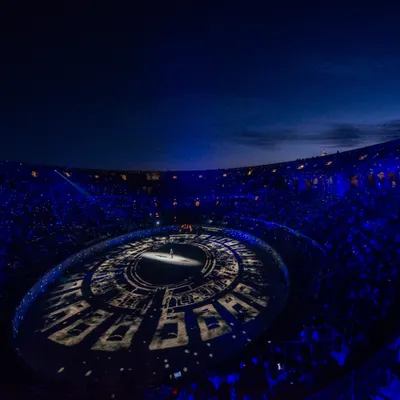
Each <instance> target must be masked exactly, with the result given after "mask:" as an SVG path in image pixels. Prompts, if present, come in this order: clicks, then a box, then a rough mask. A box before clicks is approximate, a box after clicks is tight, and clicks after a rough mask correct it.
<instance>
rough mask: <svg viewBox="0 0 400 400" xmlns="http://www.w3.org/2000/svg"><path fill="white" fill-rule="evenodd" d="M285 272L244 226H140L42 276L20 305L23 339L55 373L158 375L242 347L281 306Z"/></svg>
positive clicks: (187, 369) (37, 364) (36, 363)
mask: <svg viewBox="0 0 400 400" xmlns="http://www.w3.org/2000/svg"><path fill="white" fill-rule="evenodd" d="M171 249H172V251H173V257H171V254H170V251H171ZM287 278H288V276H287V270H286V266H285V265H284V263H283V261H282V260H281V258H280V257H279V255H278V254H277V253H276V252H275V251H274V250H273V249H272V248H271V247H270V246H269V245H268V244H267V243H265V242H263V241H261V240H260V239H258V238H256V237H254V236H251V235H250V234H247V233H244V232H240V231H235V230H228V229H226V230H225V229H221V230H220V231H207V230H206V228H204V229H203V230H200V231H198V232H197V233H188V234H183V233H179V232H178V231H177V230H176V229H175V228H172V227H171V228H169V229H154V230H148V231H142V232H134V233H133V234H130V235H126V236H125V237H122V238H118V239H113V240H111V241H108V242H104V243H103V244H100V245H96V246H94V247H93V248H91V249H88V250H85V251H83V252H81V253H80V254H78V255H76V256H74V257H72V258H71V259H70V260H68V261H67V262H65V263H63V264H62V265H61V266H59V267H57V268H56V269H55V270H54V271H52V272H50V273H49V274H48V275H47V276H46V277H44V279H43V280H42V281H41V282H38V284H37V285H36V286H35V287H34V288H33V289H32V290H31V291H30V292H29V293H28V294H27V296H26V297H25V299H24V301H23V303H22V304H21V307H20V308H19V310H18V311H17V315H16V318H15V321H14V323H15V335H16V341H17V345H18V348H19V352H20V354H21V356H22V357H23V358H24V359H25V360H26V362H27V363H28V364H29V365H31V366H32V368H34V369H35V370H36V371H38V372H39V373H40V374H43V375H45V376H46V377H49V378H55V379H71V380H76V379H86V378H87V377H89V376H90V377H96V378H98V379H102V380H104V381H115V380H118V379H120V377H121V374H126V373H129V374H131V376H132V378H133V379H134V380H137V381H140V382H152V381H160V380H164V379H166V378H168V377H172V376H174V374H178V375H179V374H181V375H185V374H188V373H192V372H196V371H199V370H204V369H206V368H209V367H210V366H212V365H214V364H215V363H218V362H222V361H224V360H226V359H228V358H229V357H231V356H232V355H234V354H235V353H237V352H240V351H242V350H243V348H244V347H245V346H246V345H248V344H249V343H250V342H251V341H252V340H253V339H254V338H255V337H257V336H258V335H259V334H260V333H261V332H262V331H264V330H265V329H266V328H267V327H268V326H270V324H271V323H272V321H273V320H274V319H275V318H276V316H277V315H278V314H279V313H280V311H281V310H282V309H283V307H284V304H285V299H286V297H287V294H288V290H289V284H288V280H287Z"/></svg>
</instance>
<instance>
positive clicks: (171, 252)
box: [169, 249, 174, 258]
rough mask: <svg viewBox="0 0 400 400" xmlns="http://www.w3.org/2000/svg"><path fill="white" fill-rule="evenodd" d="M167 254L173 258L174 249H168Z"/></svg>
mask: <svg viewBox="0 0 400 400" xmlns="http://www.w3.org/2000/svg"><path fill="white" fill-rule="evenodd" d="M169 254H171V258H174V251H173V250H172V249H171V250H170V251H169Z"/></svg>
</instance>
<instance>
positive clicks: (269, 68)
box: [0, 2, 400, 169]
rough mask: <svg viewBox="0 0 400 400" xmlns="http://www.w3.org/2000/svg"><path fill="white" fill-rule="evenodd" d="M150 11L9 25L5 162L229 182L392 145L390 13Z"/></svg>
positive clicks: (398, 86)
mask: <svg viewBox="0 0 400 400" xmlns="http://www.w3.org/2000/svg"><path fill="white" fill-rule="evenodd" d="M322 3H323V2H322ZM326 3H331V4H333V3H332V2H326ZM155 4H156V3H154V4H153V5H152V10H144V9H136V10H134V9H130V10H118V11H116V10H110V9H108V8H104V9H101V8H100V6H98V7H96V10H95V11H94V10H85V9H81V10H80V12H78V10H77V9H74V10H70V12H69V11H68V10H60V9H57V10H50V9H46V10H39V9H38V8H37V7H36V6H35V9H31V10H29V9H24V10H23V12H22V11H19V10H18V9H17V8H15V9H14V10H13V9H8V10H7V11H6V12H4V13H3V21H2V30H3V35H2V39H1V41H2V48H3V54H2V60H3V65H2V69H3V73H2V90H1V99H2V107H1V110H0V114H1V115H0V132H1V140H0V158H1V159H9V160H18V161H20V160H21V161H25V162H35V163H46V164H61V165H67V166H78V167H94V168H110V169H202V168H204V169H205V168H225V167H235V166H246V165H255V164H266V163H271V162H276V161H287V160H291V159H296V158H299V157H307V156H314V155H318V154H320V153H321V151H322V150H323V149H324V150H326V151H327V152H328V153H329V152H333V151H337V150H346V149H349V148H352V147H360V146H362V145H368V144H372V143H376V142H379V141H384V140H389V139H392V138H397V137H400V73H399V71H400V47H399V44H398V43H399V42H400V40H399V39H400V24H399V22H398V17H397V16H398V15H399V12H398V11H399V10H395V9H385V8H383V7H382V8H380V9H372V8H368V6H367V5H364V6H363V7H362V8H358V9H349V7H347V8H341V7H339V6H336V7H335V8H332V6H320V7H315V5H314V6H313V7H308V8H307V7H305V6H304V4H303V3H302V8H301V9H300V8H298V9H297V8H293V7H290V8H289V11H288V8H287V7H286V9H285V8H283V7H282V8H281V9H280V8H273V7H266V6H264V7H259V8H257V9H256V8H253V9H250V8H246V7H245V6H243V4H244V3H243V2H241V6H240V7H238V8H235V7H234V6H232V7H230V8H229V9H227V8H220V9H218V8H216V7H215V6H213V7H206V6H203V8H202V9H200V8H196V7H194V6H191V5H188V4H186V5H185V6H182V4H181V5H179V7H178V6H177V7H173V6H172V4H173V3H168V5H164V6H162V7H164V8H162V7H161V6H160V7H156V5H155ZM183 4H184V3H183Z"/></svg>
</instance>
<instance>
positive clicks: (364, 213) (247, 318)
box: [0, 141, 400, 400]
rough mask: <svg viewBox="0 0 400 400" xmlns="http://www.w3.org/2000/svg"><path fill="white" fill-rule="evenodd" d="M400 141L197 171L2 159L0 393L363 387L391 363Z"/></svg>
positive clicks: (299, 391) (262, 392)
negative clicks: (47, 164)
mask: <svg viewBox="0 0 400 400" xmlns="http://www.w3.org/2000/svg"><path fill="white" fill-rule="evenodd" d="M399 151H400V141H392V142H389V143H384V144H380V145H376V146H371V147H367V148H362V149H358V150H353V151H350V152H345V153H341V154H334V155H323V156H321V157H317V158H314V159H309V160H298V161H293V162H290V163H281V164H275V165H263V166H257V167H249V168H238V169H233V170H215V171H211V170H210V171H194V172H192V171H191V172H187V171H186V172H185V171H183V172H182V171H175V172H159V171H151V172H138V171H93V170H83V169H67V168H65V167H60V166H55V167H45V166H40V165H29V164H22V163H10V162H3V163H2V164H1V166H0V167H1V168H0V172H1V177H0V178H1V182H2V187H1V196H2V201H3V204H4V206H5V209H7V211H8V212H6V213H2V214H1V215H0V217H1V226H2V231H1V234H2V239H3V241H2V243H3V245H2V251H1V254H0V256H1V258H0V261H1V268H0V285H1V286H0V301H1V314H0V317H1V324H2V327H3V328H2V329H1V330H0V333H1V343H2V346H1V348H0V358H1V359H2V360H4V362H2V363H1V364H0V366H1V367H2V371H1V372H2V373H1V379H2V388H3V391H4V393H5V395H6V397H5V398H28V397H29V398H41V399H43V398H48V399H53V398H55V397H57V398H60V399H63V398H65V399H67V398H75V399H79V398H82V399H84V398H88V397H90V396H92V395H93V396H95V397H96V398H121V399H125V398H135V399H141V398H146V399H148V398H154V399H166V398H179V399H181V400H186V399H190V398H193V396H194V395H196V396H199V398H218V399H219V398H221V399H231V398H233V397H234V396H236V397H235V398H245V397H246V396H247V398H264V397H265V396H267V398H273V399H285V398H293V399H303V398H304V399H305V398H310V396H313V397H312V398H314V399H319V398H324V399H327V398H332V399H333V398H338V397H339V395H342V396H346V395H349V394H352V393H355V391H357V393H358V395H360V396H361V395H362V396H364V395H365V396H368V395H369V394H370V393H371V392H373V391H374V390H375V387H376V385H377V384H378V383H376V382H378V381H379V382H380V380H382V379H383V372H382V369H381V367H380V366H381V365H385V366H387V368H388V369H389V368H390V369H391V371H395V367H393V365H396V364H395V361H394V360H395V359H396V357H395V355H396V353H395V352H394V351H393V349H395V350H396V351H397V349H398V344H397V341H396V338H397V332H398V329H399V328H400V326H399V324H398V321H397V314H396V310H397V307H398V306H399V305H400V297H399V295H398V293H399V292H398V290H397V287H398V284H399V274H398V272H397V266H398V262H399V261H400V253H399V251H398V243H399V242H400V225H399V215H400V207H399V204H400V201H399V197H400V193H399V190H398V187H399V185H398V182H399V180H400V179H399V177H400V175H399V171H400V166H399V165H398V164H397V161H396V160H398V152H399ZM367 361H368V362H369V363H370V364H368V371H369V372H368V373H366V372H365V371H366V369H365V368H366V367H364V366H365V365H366V364H365V363H366V362H367ZM372 377H373V378H374V379H375V381H374V379H372ZM340 379H343V380H340ZM338 380H339V381H338ZM337 381H338V382H339V383H336V382H337ZM367 381H368V382H370V384H366V383H365V382H367ZM361 382H363V383H361ZM373 382H375V383H373ZM322 389H324V390H323V391H322V392H321V390H322ZM232 396H233V397H232Z"/></svg>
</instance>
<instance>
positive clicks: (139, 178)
mask: <svg viewBox="0 0 400 400" xmlns="http://www.w3.org/2000/svg"><path fill="white" fill-rule="evenodd" d="M399 156H400V139H397V140H393V141H389V142H385V143H380V144H376V145H373V146H368V147H363V148H359V149H355V150H350V151H345V152H341V153H340V152H337V153H334V154H328V155H326V154H323V155H321V156H318V157H313V158H308V159H301V160H300V159H299V160H295V161H291V162H283V163H277V164H266V165H259V166H250V167H242V168H231V169H218V170H197V171H115V170H98V169H96V170H95V169H81V168H67V167H60V166H44V165H36V164H25V163H18V162H10V161H3V162H1V163H0V182H2V181H4V180H6V181H7V180H11V181H12V180H18V181H21V180H22V181H26V180H33V179H35V180H36V179H37V181H38V182H37V183H39V182H43V183H44V182H47V183H56V184H58V183H59V182H60V179H62V178H64V179H66V180H70V181H71V182H75V183H78V184H79V185H81V188H82V189H83V190H86V191H87V193H88V194H91V195H103V196H104V195H123V194H128V193H132V192H133V191H134V192H135V194H145V195H152V196H163V195H171V196H177V195H181V194H185V195H189V196H190V195H193V196H200V195H203V194H204V195H206V194H211V193H212V194H215V195H223V194H232V193H238V194H246V193H255V192H257V191H262V190H264V189H283V188H291V187H295V188H296V189H300V190H301V189H304V188H307V186H308V185H309V186H313V185H314V184H315V182H316V181H315V180H316V179H317V180H318V179H319V183H321V182H322V181H323V179H324V178H325V179H329V178H332V177H336V179H339V180H342V181H348V180H352V185H353V186H357V185H358V184H359V183H361V181H362V177H364V178H365V180H366V179H367V177H368V176H370V175H371V173H373V175H374V176H375V177H378V176H379V179H382V178H384V177H386V178H388V180H389V181H392V182H393V181H397V180H398V178H399V171H400V163H399V162H398V161H397V160H398V159H399ZM360 178H361V179H360ZM357 180H358V181H357ZM307 181H309V182H307ZM356 181H357V182H356Z"/></svg>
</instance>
